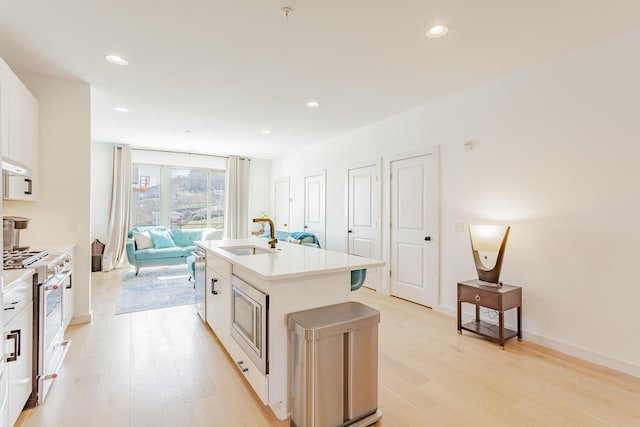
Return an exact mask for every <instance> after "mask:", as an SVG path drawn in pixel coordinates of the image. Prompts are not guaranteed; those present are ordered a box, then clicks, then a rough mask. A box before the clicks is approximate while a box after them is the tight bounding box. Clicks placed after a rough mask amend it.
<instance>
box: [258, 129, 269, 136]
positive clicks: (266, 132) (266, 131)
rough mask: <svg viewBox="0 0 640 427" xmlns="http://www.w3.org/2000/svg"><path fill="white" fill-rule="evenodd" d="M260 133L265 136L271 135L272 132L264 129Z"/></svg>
mask: <svg viewBox="0 0 640 427" xmlns="http://www.w3.org/2000/svg"><path fill="white" fill-rule="evenodd" d="M260 133H263V134H265V135H269V134H270V133H271V131H270V130H269V129H262V130H261V131H260Z"/></svg>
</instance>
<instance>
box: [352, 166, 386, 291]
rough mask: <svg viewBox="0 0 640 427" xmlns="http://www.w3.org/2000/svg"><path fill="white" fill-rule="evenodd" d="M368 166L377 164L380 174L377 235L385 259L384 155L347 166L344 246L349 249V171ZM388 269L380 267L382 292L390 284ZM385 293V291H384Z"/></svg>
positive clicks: (382, 258)
mask: <svg viewBox="0 0 640 427" xmlns="http://www.w3.org/2000/svg"><path fill="white" fill-rule="evenodd" d="M367 166H375V167H376V172H377V174H378V188H377V191H378V192H379V193H380V194H379V196H380V206H378V212H377V216H376V219H377V220H378V224H380V226H379V227H378V233H377V237H378V240H379V242H380V249H379V251H378V254H377V257H378V259H381V260H384V257H383V253H384V246H385V245H384V240H383V238H384V237H383V234H384V232H383V229H384V228H385V227H384V224H385V222H384V204H385V203H384V191H383V188H384V178H383V177H384V175H383V173H382V157H376V158H375V159H372V160H370V161H359V162H354V163H352V164H351V165H349V166H347V170H346V172H347V173H346V176H345V186H344V188H345V190H344V206H345V210H344V224H345V227H346V228H345V229H344V235H345V237H344V247H345V248H346V249H347V250H348V249H349V189H350V187H349V171H351V170H352V169H359V168H364V167H367ZM385 264H386V263H385ZM386 271H388V269H387V268H386V266H385V267H378V289H377V290H376V291H377V292H380V291H381V290H385V289H388V286H386V285H385V284H384V283H386V282H384V280H383V279H384V277H385V276H384V274H385V273H384V272H386ZM383 293H384V291H383Z"/></svg>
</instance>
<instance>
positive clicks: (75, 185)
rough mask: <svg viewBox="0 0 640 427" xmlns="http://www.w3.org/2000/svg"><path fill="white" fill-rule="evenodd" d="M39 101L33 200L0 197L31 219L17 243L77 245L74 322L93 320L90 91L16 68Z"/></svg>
mask: <svg viewBox="0 0 640 427" xmlns="http://www.w3.org/2000/svg"><path fill="white" fill-rule="evenodd" d="M17 74H18V76H19V77H20V79H21V80H22V81H23V82H24V84H25V85H26V86H27V88H28V89H29V90H30V91H31V93H33V94H34V96H35V97H36V98H37V99H38V101H39V113H40V129H39V133H40V146H39V165H38V169H39V194H38V201H37V202H16V201H8V200H7V201H4V203H3V214H5V215H19V216H25V217H27V218H31V222H30V223H29V228H28V229H26V230H24V231H23V232H22V233H21V235H20V240H21V242H24V243H25V244H27V243H28V244H30V245H31V246H33V247H41V248H47V247H53V246H59V245H67V244H75V245H76V246H75V265H74V276H73V279H74V285H75V286H74V289H75V307H74V308H75V310H74V318H73V320H72V322H74V323H78V322H88V321H91V317H92V310H91V277H90V274H89V273H90V270H91V268H90V231H89V230H90V225H89V216H90V172H89V164H90V159H91V144H90V138H91V127H90V126H91V117H90V115H91V102H90V101H91V99H90V98H91V95H90V88H89V85H88V84H86V83H83V82H76V81H69V80H61V79H55V78H51V77H44V76H39V75H35V74H29V73H19V72H18V73H17Z"/></svg>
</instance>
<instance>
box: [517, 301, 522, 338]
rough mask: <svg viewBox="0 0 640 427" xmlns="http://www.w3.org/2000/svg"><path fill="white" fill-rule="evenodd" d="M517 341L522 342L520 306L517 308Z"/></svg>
mask: <svg viewBox="0 0 640 427" xmlns="http://www.w3.org/2000/svg"><path fill="white" fill-rule="evenodd" d="M518 340H519V341H522V306H521V305H519V306H518Z"/></svg>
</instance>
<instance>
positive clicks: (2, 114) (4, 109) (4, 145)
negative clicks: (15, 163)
mask: <svg viewBox="0 0 640 427" xmlns="http://www.w3.org/2000/svg"><path fill="white" fill-rule="evenodd" d="M11 75H12V73H11V70H10V69H9V66H7V64H5V63H4V61H3V60H2V59H0V148H1V149H2V157H9V81H10V80H11Z"/></svg>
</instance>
